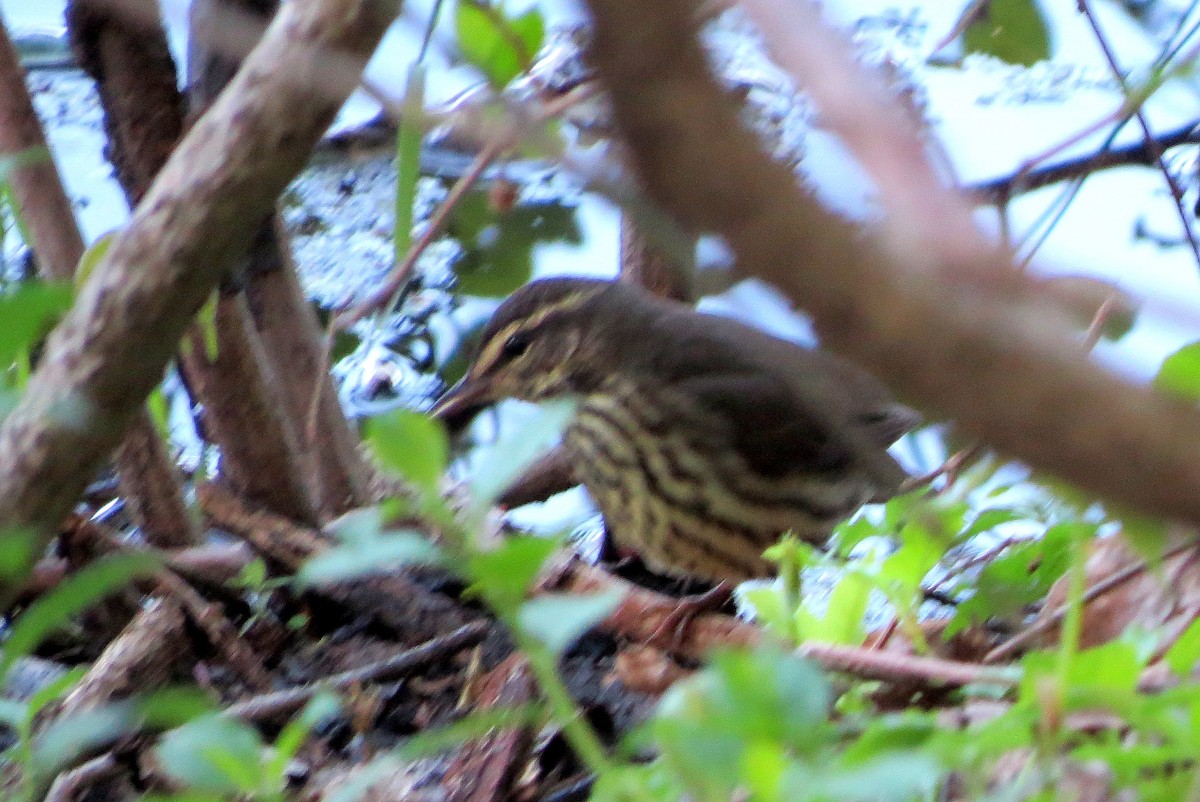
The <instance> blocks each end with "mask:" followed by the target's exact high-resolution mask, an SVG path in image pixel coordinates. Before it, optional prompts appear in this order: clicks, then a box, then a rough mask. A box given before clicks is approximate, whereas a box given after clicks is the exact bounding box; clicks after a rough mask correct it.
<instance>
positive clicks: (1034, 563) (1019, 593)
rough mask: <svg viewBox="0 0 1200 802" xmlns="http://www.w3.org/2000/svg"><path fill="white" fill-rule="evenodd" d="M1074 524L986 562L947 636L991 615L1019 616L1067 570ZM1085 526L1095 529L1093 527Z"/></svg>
mask: <svg viewBox="0 0 1200 802" xmlns="http://www.w3.org/2000/svg"><path fill="white" fill-rule="evenodd" d="M1074 525H1076V524H1072V523H1067V524H1058V525H1056V526H1053V527H1051V528H1049V529H1047V530H1046V533H1045V534H1044V535H1043V536H1042V538H1041V539H1039V540H1029V541H1022V542H1019V543H1016V544H1014V545H1013V546H1011V547H1010V548H1008V549H1007V550H1005V551H1004V553H1003V554H1001V555H1000V556H999V557H997V558H996V559H994V560H992V561H991V562H989V563H988V564H987V565H985V566H984V568H983V570H982V571H981V572H980V574H979V578H978V580H977V581H976V583H975V588H974V591H975V592H974V593H973V594H972V595H971V597H970V598H968V599H966V600H964V601H963V602H962V603H960V604H959V605H958V609H957V610H956V611H955V614H954V619H953V621H952V622H951V624H950V626H949V627H948V628H947V630H946V636H947V637H949V636H950V635H953V634H954V633H956V632H958V631H960V630H961V629H962V628H963V627H966V626H968V625H970V624H976V623H982V622H984V621H986V620H987V619H989V618H1004V617H1007V616H1013V615H1017V614H1019V613H1020V612H1021V611H1022V610H1023V609H1024V608H1025V606H1026V605H1028V604H1031V603H1033V602H1035V601H1038V600H1040V599H1042V598H1043V597H1044V596H1045V595H1046V594H1047V593H1048V592H1049V591H1050V586H1051V585H1053V584H1054V582H1055V580H1057V579H1058V578H1059V577H1060V576H1062V575H1063V573H1065V572H1066V570H1067V565H1068V563H1069V560H1070V529H1069V527H1071V526H1074ZM1084 525H1085V526H1089V527H1090V528H1091V529H1092V531H1093V532H1094V531H1095V527H1094V526H1091V525H1088V524H1084Z"/></svg>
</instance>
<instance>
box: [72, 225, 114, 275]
mask: <svg viewBox="0 0 1200 802" xmlns="http://www.w3.org/2000/svg"><path fill="white" fill-rule="evenodd" d="M116 238H117V234H116V232H115V231H110V232H108V233H107V234H105V235H103V236H101V237H100V238H99V239H97V240H96V241H95V242H93V243H92V244H91V245H89V246H88V249H87V250H86V251H84V252H83V256H81V257H79V264H78V265H76V266H75V286H76V287H82V286H83V284H84V282H86V281H87V280H88V279H89V278H91V276H92V272H93V271H94V270H95V269H96V265H98V264H100V263H101V262H102V261H104V257H105V256H106V255H107V254H108V249H109V248H111V247H112V244H113V241H114V240H115V239H116Z"/></svg>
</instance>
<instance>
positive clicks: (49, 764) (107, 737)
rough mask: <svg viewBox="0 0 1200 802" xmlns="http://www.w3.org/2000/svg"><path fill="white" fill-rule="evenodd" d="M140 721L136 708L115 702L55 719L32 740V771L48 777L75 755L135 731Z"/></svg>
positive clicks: (125, 703) (75, 756) (139, 725)
mask: <svg viewBox="0 0 1200 802" xmlns="http://www.w3.org/2000/svg"><path fill="white" fill-rule="evenodd" d="M141 724H142V718H141V716H140V714H139V713H138V711H137V707H136V705H134V704H132V703H130V702H114V703H111V704H107V705H102V706H100V707H96V708H92V709H90V710H84V711H82V712H80V713H75V714H73V715H71V716H68V717H66V718H60V719H55V720H54V721H53V722H52V723H51V724H49V725H48V726H47V727H46V729H44V730H43V731H42V732H41V733H39V734H38V736H37V738H36V739H35V740H34V744H33V766H32V768H33V772H34V774H35V775H37V776H49V775H50V774H51V773H52V772H54V771H55V770H56V769H58V768H60V767H61V766H63V765H65V764H66V763H68V762H70V761H71V760H73V759H75V758H77V757H78V756H80V755H82V754H84V753H86V752H90V751H92V750H93V749H95V748H96V747H98V746H101V745H104V744H108V743H112V742H113V741H116V740H117V739H119V738H121V737H123V736H125V735H126V734H128V733H131V732H134V731H136V730H137V729H138V728H139V727H141Z"/></svg>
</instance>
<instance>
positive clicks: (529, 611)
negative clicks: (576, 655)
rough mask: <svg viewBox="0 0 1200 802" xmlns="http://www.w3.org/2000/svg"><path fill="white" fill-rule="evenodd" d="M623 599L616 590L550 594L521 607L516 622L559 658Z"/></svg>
mask: <svg viewBox="0 0 1200 802" xmlns="http://www.w3.org/2000/svg"><path fill="white" fill-rule="evenodd" d="M623 595H624V594H622V593H621V591H619V590H615V589H613V590H609V591H606V592H604V593H596V594H593V595H589V596H578V595H573V594H562V593H549V594H545V595H541V596H538V597H537V598H535V599H531V600H530V601H527V602H525V603H524V604H522V605H521V609H520V611H519V612H518V614H517V620H518V621H519V622H520V624H521V628H522V629H524V630H525V631H526V632H528V633H529V634H530V635H533V636H534V637H535V638H537V639H538V640H539V641H541V642H542V643H543V644H545V646H546V647H547V648H548V649H550V651H552V652H553V653H554V654H561V653H562V652H563V650H565V649H566V648H567V647H568V646H570V645H571V644H572V643H574V642H575V640H576V639H577V638H579V636H580V635H582V634H583V633H584V632H586V631H587V630H589V629H591V628H592V627H593V626H595V625H596V624H597V623H598V622H600V621H602V620H604V618H605V617H606V616H607V615H608V614H609V613H611V612H612V611H613V610H615V609H616V608H617V605H618V604H620V603H621V598H622V596H623Z"/></svg>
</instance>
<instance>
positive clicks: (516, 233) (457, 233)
mask: <svg viewBox="0 0 1200 802" xmlns="http://www.w3.org/2000/svg"><path fill="white" fill-rule="evenodd" d="M446 231H447V233H448V234H449V235H450V236H452V237H454V238H455V239H456V240H458V242H459V244H460V246H461V247H462V249H463V253H462V256H461V257H460V258H459V259H458V260H457V261H456V262H455V263H454V265H453V269H454V274H455V276H457V278H458V288H459V290H460V291H462V292H464V293H466V294H467V295H480V296H485V297H490V298H502V297H504V296H506V295H508V294H509V293H511V292H512V291H513V290H515V289H516V288H517V287H520V286H521V285H523V284H525V283H527V282H528V281H529V279H530V277H531V276H532V275H533V247H534V245H536V244H538V243H543V242H566V243H569V244H579V243H580V242H581V241H582V234H581V233H580V231H579V225H578V223H577V222H576V219H575V210H574V209H573V208H571V207H569V206H565V205H563V204H562V203H558V202H550V201H546V202H538V203H522V204H519V205H517V206H514V207H513V208H511V209H509V210H507V211H499V212H498V211H495V210H493V209H491V208H490V206H489V204H488V199H487V194H486V193H484V192H472V193H469V194H468V195H466V196H464V197H463V199H462V200H461V201H460V202H459V203H458V205H456V206H455V207H454V211H453V213H452V214H451V216H450V220H449V221H448V222H447V225H446Z"/></svg>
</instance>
